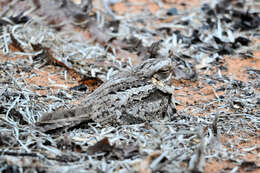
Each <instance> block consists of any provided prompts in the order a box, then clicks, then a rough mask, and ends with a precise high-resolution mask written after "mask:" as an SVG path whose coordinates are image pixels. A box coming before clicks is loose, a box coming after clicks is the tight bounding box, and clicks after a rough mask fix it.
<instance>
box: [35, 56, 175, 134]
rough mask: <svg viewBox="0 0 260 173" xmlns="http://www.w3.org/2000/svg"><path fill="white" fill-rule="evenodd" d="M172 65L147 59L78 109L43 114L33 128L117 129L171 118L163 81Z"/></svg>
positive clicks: (168, 91) (168, 94)
mask: <svg viewBox="0 0 260 173" xmlns="http://www.w3.org/2000/svg"><path fill="white" fill-rule="evenodd" d="M173 66H174V65H173V62H172V60H171V59H170V58H160V59H149V60H146V61H144V62H143V63H141V64H140V65H138V66H136V67H134V68H133V69H132V70H129V71H124V72H120V73H118V74H116V75H114V76H112V77H111V79H110V80H109V81H107V82H105V83H104V84H102V85H101V86H100V87H99V88H97V89H96V90H95V91H94V92H93V93H91V94H90V95H88V96H87V97H86V99H85V100H84V101H83V102H82V103H81V104H80V105H77V107H75V108H73V109H69V110H58V111H54V112H51V113H47V114H44V115H43V116H42V117H41V119H40V121H39V122H38V123H37V124H36V125H37V126H38V127H39V128H40V129H41V130H42V131H49V130H54V129H58V128H70V127H74V126H76V125H79V124H81V123H84V122H89V121H94V122H97V123H100V124H101V125H112V126H117V125H125V124H138V123H143V122H147V121H148V122H149V121H156V120H158V119H163V118H165V116H171V115H173V112H175V108H174V104H173V100H172V99H173V97H172V91H173V90H172V88H171V87H170V86H169V85H166V84H165V83H164V82H165V81H169V79H170V77H171V74H172V72H173Z"/></svg>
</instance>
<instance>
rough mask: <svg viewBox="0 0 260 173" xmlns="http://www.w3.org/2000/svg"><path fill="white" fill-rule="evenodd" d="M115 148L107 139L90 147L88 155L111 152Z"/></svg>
mask: <svg viewBox="0 0 260 173" xmlns="http://www.w3.org/2000/svg"><path fill="white" fill-rule="evenodd" d="M113 148H114V146H113V145H111V144H110V143H109V140H108V138H107V137H105V138H103V139H102V140H101V141H98V142H97V143H96V144H95V145H93V146H89V147H88V148H87V153H88V154H90V155H93V154H96V153H102V152H111V151H112V150H113Z"/></svg>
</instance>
